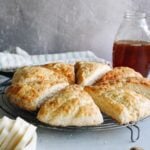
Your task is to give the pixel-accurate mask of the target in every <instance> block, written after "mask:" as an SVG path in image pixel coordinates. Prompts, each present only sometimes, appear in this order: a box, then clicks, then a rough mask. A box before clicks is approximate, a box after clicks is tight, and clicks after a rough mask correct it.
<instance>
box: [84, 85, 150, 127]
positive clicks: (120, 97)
mask: <svg viewBox="0 0 150 150" xmlns="http://www.w3.org/2000/svg"><path fill="white" fill-rule="evenodd" d="M85 90H86V91H87V92H88V93H89V94H90V95H91V96H92V98H93V99H94V100H95V103H96V104H97V105H98V106H99V108H100V109H101V111H102V112H104V113H105V114H107V115H108V116H110V117H112V118H113V119H115V120H116V121H117V122H118V123H119V124H128V123H130V122H136V121H138V120H140V119H142V118H145V117H147V116H149V115H150V100H149V99H147V98H146V97H144V96H142V95H140V94H137V93H136V92H134V91H130V90H126V89H120V90H116V89H106V90H105V92H104V90H103V91H101V89H99V87H96V86H95V87H86V88H85Z"/></svg>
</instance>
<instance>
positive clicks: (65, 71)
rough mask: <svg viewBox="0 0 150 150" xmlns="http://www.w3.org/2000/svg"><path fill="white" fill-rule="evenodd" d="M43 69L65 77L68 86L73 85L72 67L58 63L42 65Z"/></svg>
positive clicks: (73, 74)
mask: <svg viewBox="0 0 150 150" xmlns="http://www.w3.org/2000/svg"><path fill="white" fill-rule="evenodd" d="M43 67H45V68H48V69H51V70H54V71H56V72H58V73H59V74H62V75H64V76H66V77H67V79H68V82H69V83H70V84H73V83H75V72H74V65H72V64H65V63H60V62H58V63H49V64H46V65H43Z"/></svg>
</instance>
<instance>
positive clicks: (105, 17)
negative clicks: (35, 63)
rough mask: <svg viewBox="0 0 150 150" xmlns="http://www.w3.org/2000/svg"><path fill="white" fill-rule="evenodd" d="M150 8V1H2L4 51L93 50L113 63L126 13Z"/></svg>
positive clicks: (0, 46) (1, 47) (0, 45)
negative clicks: (117, 32)
mask: <svg viewBox="0 0 150 150" xmlns="http://www.w3.org/2000/svg"><path fill="white" fill-rule="evenodd" d="M149 8H150V1H149V0H0V51H2V50H4V49H7V48H10V47H15V46H20V47H21V48H23V49H26V50H27V51H28V52H29V53H30V54H42V53H54V52H64V51H76V50H93V51H94V52H95V53H96V54H97V55H98V56H100V57H103V58H106V59H109V60H110V59H111V50H112V43H113V40H114V36H115V33H116V31H117V28H118V26H119V24H120V22H121V19H122V15H123V13H124V11H126V10H129V9H130V10H131V9H134V10H140V11H143V10H144V11H147V12H148V11H149Z"/></svg>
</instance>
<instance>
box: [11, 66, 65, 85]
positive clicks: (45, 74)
mask: <svg viewBox="0 0 150 150" xmlns="http://www.w3.org/2000/svg"><path fill="white" fill-rule="evenodd" d="M52 78H58V79H59V78H64V80H66V81H67V79H65V77H64V76H63V75H61V74H58V73H57V72H55V71H53V70H49V69H47V68H44V67H40V66H31V67H30V66H29V67H23V68H20V69H18V70H17V71H16V72H15V74H14V76H13V78H12V83H29V82H42V81H52Z"/></svg>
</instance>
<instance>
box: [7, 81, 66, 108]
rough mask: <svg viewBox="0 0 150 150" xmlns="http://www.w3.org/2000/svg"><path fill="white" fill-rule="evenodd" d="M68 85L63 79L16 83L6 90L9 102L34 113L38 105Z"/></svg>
mask: <svg viewBox="0 0 150 150" xmlns="http://www.w3.org/2000/svg"><path fill="white" fill-rule="evenodd" d="M67 85H69V83H68V82H67V81H64V80H63V79H59V80H52V81H51V82H50V81H42V82H29V83H16V84H12V85H11V86H9V87H8V89H7V90H6V95H7V96H8V98H9V101H10V102H11V103H13V104H15V105H16V106H18V107H20V108H22V109H25V110H27V111H36V110H37V109H38V108H39V107H40V105H41V104H42V103H43V102H44V101H46V100H47V98H49V97H51V96H53V95H54V94H55V93H57V92H58V91H60V90H61V89H63V88H65V87H66V86H67Z"/></svg>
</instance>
